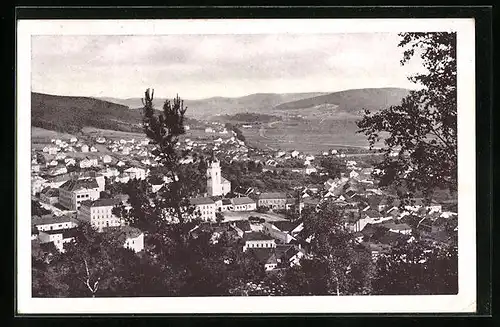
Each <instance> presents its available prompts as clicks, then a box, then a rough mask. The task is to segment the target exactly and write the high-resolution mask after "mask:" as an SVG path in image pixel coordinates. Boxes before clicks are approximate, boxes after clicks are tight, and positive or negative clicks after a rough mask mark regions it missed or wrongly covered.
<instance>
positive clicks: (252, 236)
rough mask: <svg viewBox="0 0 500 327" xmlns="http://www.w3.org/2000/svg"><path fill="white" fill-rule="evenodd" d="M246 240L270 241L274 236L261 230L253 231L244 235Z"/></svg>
mask: <svg viewBox="0 0 500 327" xmlns="http://www.w3.org/2000/svg"><path fill="white" fill-rule="evenodd" d="M243 238H244V240H245V241H270V240H273V238H272V237H271V236H269V235H266V234H264V233H260V232H251V233H247V234H245V235H244V237H243Z"/></svg>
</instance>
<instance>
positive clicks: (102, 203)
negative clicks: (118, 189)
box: [81, 198, 121, 208]
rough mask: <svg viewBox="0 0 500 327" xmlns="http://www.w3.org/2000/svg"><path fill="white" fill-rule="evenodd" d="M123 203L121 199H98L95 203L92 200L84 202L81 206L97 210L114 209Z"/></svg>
mask: <svg viewBox="0 0 500 327" xmlns="http://www.w3.org/2000/svg"><path fill="white" fill-rule="evenodd" d="M120 202H121V200H120V199H115V198H110V199H98V200H95V201H91V200H86V201H82V202H81V204H82V205H84V206H86V207H90V208H97V207H112V206H115V205H117V204H119V203H120Z"/></svg>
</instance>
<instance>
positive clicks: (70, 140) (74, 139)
mask: <svg viewBox="0 0 500 327" xmlns="http://www.w3.org/2000/svg"><path fill="white" fill-rule="evenodd" d="M69 142H70V143H76V142H78V139H77V138H76V137H72V138H70V139H69Z"/></svg>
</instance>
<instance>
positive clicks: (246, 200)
mask: <svg viewBox="0 0 500 327" xmlns="http://www.w3.org/2000/svg"><path fill="white" fill-rule="evenodd" d="M232 201H233V204H234V205H241V204H254V203H255V201H254V200H252V199H250V198H249V197H248V196H243V197H241V198H233V200H232Z"/></svg>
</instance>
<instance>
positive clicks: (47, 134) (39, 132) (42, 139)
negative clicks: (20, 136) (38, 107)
mask: <svg viewBox="0 0 500 327" xmlns="http://www.w3.org/2000/svg"><path fill="white" fill-rule="evenodd" d="M73 136H74V135H72V134H67V133H61V132H56V131H50V130H48V129H43V128H40V127H31V142H32V143H34V144H36V143H38V144H47V143H50V140H51V139H56V138H59V139H67V140H69V139H70V138H72V137H73Z"/></svg>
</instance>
